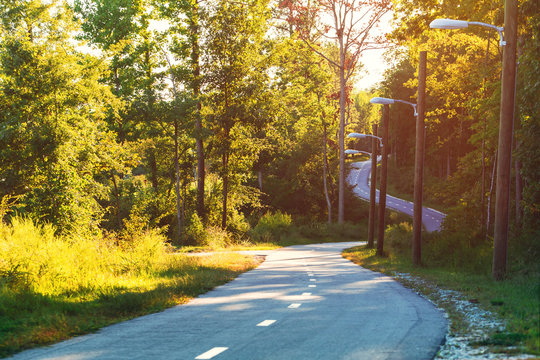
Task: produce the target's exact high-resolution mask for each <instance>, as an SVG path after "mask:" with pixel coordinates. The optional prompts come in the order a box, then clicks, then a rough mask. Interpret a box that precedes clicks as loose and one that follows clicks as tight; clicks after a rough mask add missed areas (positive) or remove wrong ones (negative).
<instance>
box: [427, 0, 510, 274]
mask: <svg viewBox="0 0 540 360" xmlns="http://www.w3.org/2000/svg"><path fill="white" fill-rule="evenodd" d="M517 15H518V3H517V0H505V4H504V27H497V26H494V25H489V24H484V23H479V22H475V21H474V22H473V21H471V22H467V21H460V20H451V19H436V20H434V21H432V22H431V24H430V25H429V26H430V27H431V28H435V29H463V28H465V27H468V25H469V24H470V25H480V26H485V27H488V28H491V29H495V30H497V32H498V33H499V37H500V42H499V43H500V45H501V46H504V49H503V63H502V68H503V69H502V76H501V78H502V82H501V107H500V108H501V110H500V120H499V143H498V147H497V151H498V154H497V190H496V196H495V201H496V205H495V231H494V237H493V267H492V276H493V278H494V279H495V280H502V279H503V278H504V276H505V275H506V265H507V250H508V228H509V226H508V225H509V219H508V218H509V203H510V182H511V181H510V177H511V165H512V137H513V132H514V106H515V88H516V48H517ZM503 31H504V33H505V34H506V41H505V40H504V39H503Z"/></svg>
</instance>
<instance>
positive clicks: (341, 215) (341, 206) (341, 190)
mask: <svg viewBox="0 0 540 360" xmlns="http://www.w3.org/2000/svg"><path fill="white" fill-rule="evenodd" d="M345 51H346V50H345V49H344V47H343V33H340V34H339V53H340V59H339V65H340V66H339V185H338V224H343V222H344V220H345V203H344V200H345V110H346V109H345V87H346V81H345Z"/></svg>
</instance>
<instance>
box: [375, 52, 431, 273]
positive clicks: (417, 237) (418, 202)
mask: <svg viewBox="0 0 540 360" xmlns="http://www.w3.org/2000/svg"><path fill="white" fill-rule="evenodd" d="M420 54H422V52H421V53H420ZM422 57H423V56H422V55H421V56H420V59H421V60H422ZM421 62H422V61H421ZM424 74H425V72H424ZM419 83H421V81H420V82H419ZM419 89H420V87H419ZM369 102H370V103H372V104H380V105H385V108H386V107H388V105H391V104H395V103H402V104H407V105H410V106H412V107H413V109H414V116H416V118H417V119H416V154H415V166H414V168H415V171H414V212H413V241H412V251H413V263H414V264H415V265H418V264H420V257H421V245H420V244H421V241H422V238H421V236H422V184H423V177H422V175H423V168H424V163H423V149H424V144H423V140H424V136H423V130H424V124H423V123H424V119H423V116H418V111H417V104H413V103H411V102H409V101H405V100H398V99H389V98H384V97H374V98H372V99H371V100H370V101H369ZM422 114H423V112H422ZM419 122H421V124H419ZM419 128H420V129H421V130H420V133H419ZM386 131H388V129H386ZM383 158H384V156H383ZM385 195H386V194H385ZM383 221H384V220H383ZM379 229H381V226H380V223H379ZM383 231H384V227H383Z"/></svg>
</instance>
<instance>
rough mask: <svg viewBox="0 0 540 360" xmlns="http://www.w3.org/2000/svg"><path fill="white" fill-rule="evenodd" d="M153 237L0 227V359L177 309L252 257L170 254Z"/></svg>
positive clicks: (23, 224)
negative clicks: (73, 235)
mask: <svg viewBox="0 0 540 360" xmlns="http://www.w3.org/2000/svg"><path fill="white" fill-rule="evenodd" d="M164 240H165V239H164V238H163V237H162V236H161V235H160V234H158V233H156V232H151V231H149V232H146V233H144V234H141V235H138V236H134V237H133V238H129V239H114V238H98V239H93V240H88V239H78V238H57V237H55V236H54V232H53V229H52V228H51V227H49V226H37V225H35V224H34V223H33V222H32V221H30V220H25V219H14V220H13V222H12V224H11V225H6V224H2V225H0V356H6V355H9V354H12V353H14V352H17V351H20V350H22V349H25V348H30V347H34V346H38V345H43V344H49V343H51V342H56V341H59V340H61V339H66V338H68V337H71V336H74V335H78V334H83V333H88V332H92V331H95V330H97V329H99V328H101V327H103V326H105V325H108V324H111V323H114V322H118V321H121V320H125V319H128V318H132V317H135V316H139V315H143V314H147V313H151V312H156V311H160V310H162V309H165V308H167V307H170V306H174V305H177V304H182V303H185V302H187V301H188V300H189V299H191V298H193V297H195V296H197V295H199V294H201V293H204V292H206V291H208V290H210V289H212V288H214V287H216V286H218V285H221V284H223V283H226V282H228V281H230V280H232V279H233V278H235V277H236V276H237V275H238V274H240V273H242V272H244V271H247V270H249V269H252V268H254V267H255V266H256V265H257V260H255V259H253V258H251V257H246V256H242V255H239V254H235V253H230V252H229V253H216V254H212V255H210V256H205V257H190V256H186V255H182V254H175V253H173V252H172V251H171V250H172V249H171V248H170V247H169V246H167V244H166V242H165V241H164Z"/></svg>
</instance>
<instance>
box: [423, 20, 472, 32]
mask: <svg viewBox="0 0 540 360" xmlns="http://www.w3.org/2000/svg"><path fill="white" fill-rule="evenodd" d="M429 27H430V28H432V29H446V30H455V29H465V28H467V27H469V22H467V21H463V20H453V19H435V20H433V21H432V22H431V23H430V24H429Z"/></svg>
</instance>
